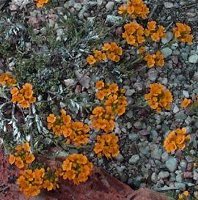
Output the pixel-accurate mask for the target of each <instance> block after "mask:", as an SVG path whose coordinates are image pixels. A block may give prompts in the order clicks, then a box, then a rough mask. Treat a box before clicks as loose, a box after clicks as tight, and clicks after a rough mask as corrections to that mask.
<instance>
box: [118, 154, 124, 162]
mask: <svg viewBox="0 0 198 200" xmlns="http://www.w3.org/2000/svg"><path fill="white" fill-rule="evenodd" d="M116 160H117V161H119V162H122V161H123V160H124V157H123V155H122V154H118V156H117V157H116Z"/></svg>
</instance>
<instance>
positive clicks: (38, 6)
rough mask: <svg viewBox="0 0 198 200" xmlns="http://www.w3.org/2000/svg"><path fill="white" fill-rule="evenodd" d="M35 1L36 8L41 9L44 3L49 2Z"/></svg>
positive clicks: (44, 0)
mask: <svg viewBox="0 0 198 200" xmlns="http://www.w3.org/2000/svg"><path fill="white" fill-rule="evenodd" d="M35 1H36V7H37V8H42V7H43V6H44V5H45V4H46V3H48V1H49V0H35Z"/></svg>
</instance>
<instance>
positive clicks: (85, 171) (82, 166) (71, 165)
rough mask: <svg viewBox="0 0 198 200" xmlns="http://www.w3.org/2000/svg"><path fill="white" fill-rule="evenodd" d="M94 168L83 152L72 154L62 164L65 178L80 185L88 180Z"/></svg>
mask: <svg viewBox="0 0 198 200" xmlns="http://www.w3.org/2000/svg"><path fill="white" fill-rule="evenodd" d="M92 169H93V164H92V163H91V162H89V161H88V159H87V157H86V156H84V155H83V154H71V155H69V156H68V157H67V158H66V159H65V160H64V161H63V164H62V170H63V173H62V176H63V179H68V180H71V181H73V182H74V184H76V185H78V184H79V183H83V182H85V181H87V179H88V177H89V176H90V174H91V171H92Z"/></svg>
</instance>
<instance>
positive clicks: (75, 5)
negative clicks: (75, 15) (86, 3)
mask: <svg viewBox="0 0 198 200" xmlns="http://www.w3.org/2000/svg"><path fill="white" fill-rule="evenodd" d="M74 8H75V9H76V10H77V11H79V10H80V9H81V8H82V4H81V3H75V4H74Z"/></svg>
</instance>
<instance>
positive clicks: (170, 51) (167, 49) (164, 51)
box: [161, 47, 173, 58]
mask: <svg viewBox="0 0 198 200" xmlns="http://www.w3.org/2000/svg"><path fill="white" fill-rule="evenodd" d="M161 52H162V53H163V54H164V57H165V58H167V57H168V56H170V55H171V54H172V52H173V51H172V49H170V48H169V47H165V48H163V49H162V50H161Z"/></svg>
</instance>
